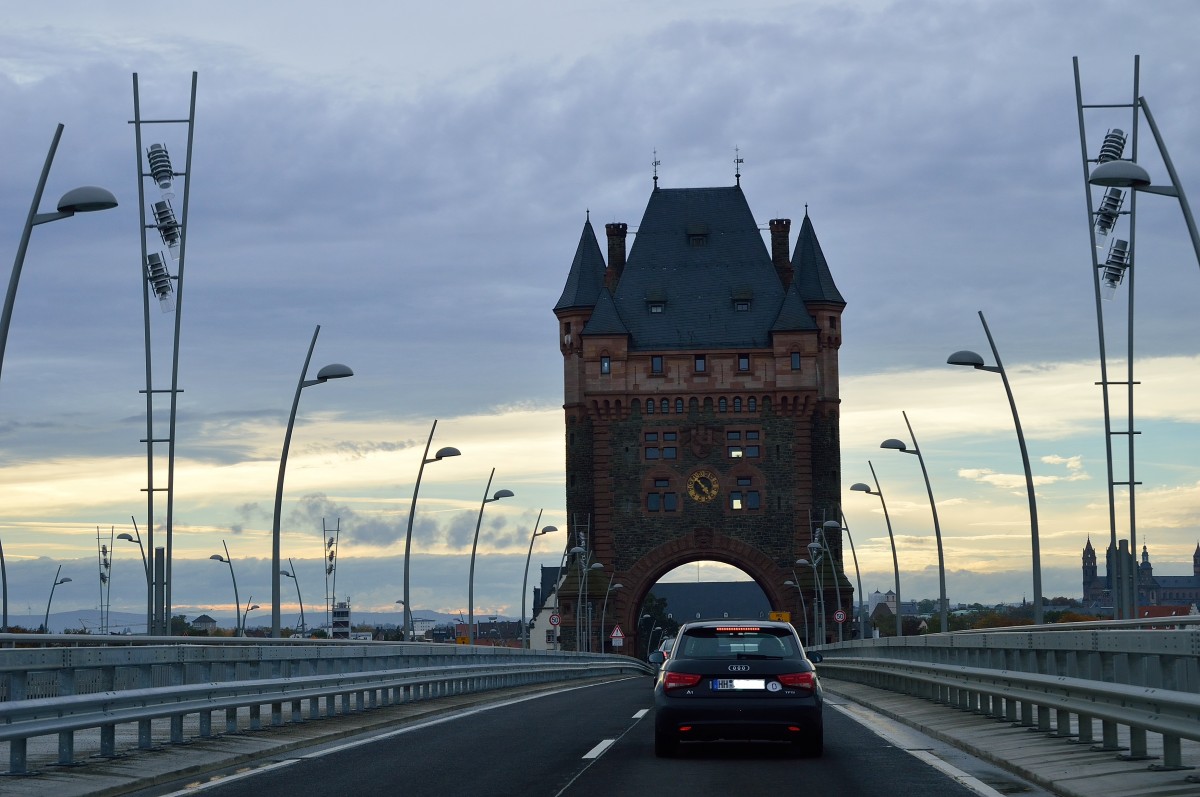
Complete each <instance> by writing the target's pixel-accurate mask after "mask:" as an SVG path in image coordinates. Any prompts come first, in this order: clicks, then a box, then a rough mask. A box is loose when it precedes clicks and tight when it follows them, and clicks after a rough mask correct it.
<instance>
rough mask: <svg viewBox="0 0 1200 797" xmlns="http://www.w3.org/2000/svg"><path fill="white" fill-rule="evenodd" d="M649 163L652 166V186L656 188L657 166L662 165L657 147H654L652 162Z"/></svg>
mask: <svg viewBox="0 0 1200 797" xmlns="http://www.w3.org/2000/svg"><path fill="white" fill-rule="evenodd" d="M651 165H652V166H653V167H654V187H655V188H658V167H659V166H661V165H662V161H660V160H659V159H658V147H655V148H654V163H652V164H651Z"/></svg>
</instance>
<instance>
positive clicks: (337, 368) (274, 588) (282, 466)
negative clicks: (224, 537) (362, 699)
mask: <svg viewBox="0 0 1200 797" xmlns="http://www.w3.org/2000/svg"><path fill="white" fill-rule="evenodd" d="M320 333H321V325H320V324H317V328H316V329H314V330H313V336H312V342H311V343H309V344H308V354H307V355H305V357H304V367H303V368H301V369H300V380H299V381H298V382H296V395H295V396H294V397H293V398H292V411H291V413H290V414H289V415H288V424H287V432H286V433H285V434H284V436H283V453H282V454H281V455H280V457H279V480H278V482H276V485H275V516H274V520H273V521H272V523H271V638H272V639H278V638H279V567H280V562H279V527H280V518H281V516H282V514H283V476H284V473H285V472H286V470H287V457H288V448H289V447H291V444H292V427H294V426H295V425H296V410H297V409H298V408H299V406H300V391H302V390H304V388H306V387H312V386H313V385H321V384H324V383H326V382H328V381H329V380H330V379H342V378H344V377H347V376H354V371H352V370H350V368H349V366H345V365H342V364H341V363H332V364H330V365H327V366H325V367H324V368H322V369H321V370H320V371H317V378H316V379H305V378H304V377H305V376H306V375H307V374H308V363H309V361H310V360H312V353H313V349H314V348H316V345H317V335H319V334H320Z"/></svg>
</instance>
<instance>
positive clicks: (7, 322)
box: [0, 124, 117, 631]
mask: <svg viewBox="0 0 1200 797" xmlns="http://www.w3.org/2000/svg"><path fill="white" fill-rule="evenodd" d="M62 132H63V126H62V125H61V124H60V125H59V126H58V127H57V128H56V129H55V131H54V138H53V139H52V140H51V142H50V151H49V152H47V153H46V162H45V164H43V166H42V174H41V176H40V177H39V178H38V184H37V188H35V189H34V191H33V202H32V203H30V205H29V215H28V216H26V217H25V227H24V228H23V229H22V230H21V242H20V243H19V244H17V256H16V258H15V259H14V260H13V267H12V272H11V273H10V274H9V277H8V292H7V293H5V295H4V310H3V311H2V312H0V372H3V370H4V350H5V348H6V347H7V345H8V329H9V327H10V326H11V325H12V314H13V303H14V302H16V300H17V285H18V284H19V283H20V281H21V269H22V268H23V267H24V265H25V252H26V251H27V250H28V249H29V236H30V234H31V233H32V232H33V228H34V227H36V226H37V225H39V224H45V223H46V222H48V221H58V220H59V219H65V218H69V217H71V216H74V215H75V214H76V213H90V212H92V211H94V210H108V209H109V208H115V207H116V206H117V199H116V197H114V196H113V195H112V193H111V192H109V191H108V190H106V189H104V188H98V187H96V186H94V185H87V186H82V187H80V188H74V189H72V190H70V191H68V192H67V193H65V194H63V195H62V198H61V199H59V200H58V210H57V211H56V212H54V213H38V206H39V205H41V204H42V194H43V193H44V192H45V190H46V179H47V178H48V177H49V176H50V165H51V164H52V163H54V153H55V152H57V151H58V142H59V139H61V138H62ZM0 591H2V592H3V598H4V600H3V604H4V607H3V609H4V614H3V617H2V618H0V629H3V630H4V631H7V630H8V570H7V568H6V567H5V564H4V547H3V546H0Z"/></svg>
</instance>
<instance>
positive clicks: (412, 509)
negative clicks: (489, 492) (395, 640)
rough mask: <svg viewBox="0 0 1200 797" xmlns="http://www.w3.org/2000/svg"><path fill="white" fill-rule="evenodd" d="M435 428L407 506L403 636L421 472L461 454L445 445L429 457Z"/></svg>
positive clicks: (408, 625) (409, 628) (409, 626)
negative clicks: (414, 518) (431, 457)
mask: <svg viewBox="0 0 1200 797" xmlns="http://www.w3.org/2000/svg"><path fill="white" fill-rule="evenodd" d="M436 430H437V421H436V420H435V421H434V422H433V428H431V429H430V430H429V439H428V440H426V441H425V453H424V454H422V455H421V467H419V468H417V483H416V485H414V486H413V494H412V503H411V504H410V505H409V507H408V532H407V533H406V534H405V535H404V597H403V598H401V602H403V604H404V616H405V617H406V618H407V619H406V621H405V624H404V638H405V639H412V636H413V621H412V610H411V609H410V608H409V607H410V606H412V603H411V602H410V601H409V596H408V574H409V571H410V567H409V565H410V560H411V559H412V557H411V556H410V553H411V551H412V532H413V515H414V514H415V513H416V511H417V493H418V492H419V491H420V490H421V474H423V473H424V472H425V466H426V465H428V464H429V463H430V462H437V461H439V460H442V459H445V458H446V457H457V456H459V455H460V454H462V452H461V451H459V450H458V449H457V448H452V447H450V446H447V447H446V448H439V449H438V452H437V453H436V454H434V455H433V459H430V458H429V446H430V444H431V443H433V433H434V432H435V431H436Z"/></svg>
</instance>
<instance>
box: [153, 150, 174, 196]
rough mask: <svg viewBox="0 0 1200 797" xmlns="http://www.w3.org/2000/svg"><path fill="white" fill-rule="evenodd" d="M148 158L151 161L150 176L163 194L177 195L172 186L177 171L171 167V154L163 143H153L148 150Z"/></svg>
mask: <svg viewBox="0 0 1200 797" xmlns="http://www.w3.org/2000/svg"><path fill="white" fill-rule="evenodd" d="M146 160H148V161H149V162H150V176H151V177H152V178H154V182H155V183H157V184H158V189H159V190H160V191H162V192H163V196H164V197H167V198H170V197H173V196H175V193H174V192H173V191H171V186H172V184H173V183H174V182H175V171H174V169H172V168H171V155H170V153H169V152H167V148H166V146H165V145H163V144H151V145H150V148H149V149H147V150H146Z"/></svg>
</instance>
